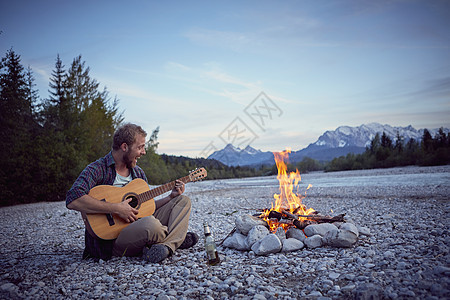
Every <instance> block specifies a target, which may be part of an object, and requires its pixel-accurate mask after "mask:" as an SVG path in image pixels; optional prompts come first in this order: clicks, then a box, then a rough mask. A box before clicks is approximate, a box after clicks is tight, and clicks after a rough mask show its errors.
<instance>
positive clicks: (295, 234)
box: [286, 227, 306, 242]
mask: <svg viewBox="0 0 450 300" xmlns="http://www.w3.org/2000/svg"><path fill="white" fill-rule="evenodd" d="M286 238H294V239H297V240H299V241H300V242H304V241H305V239H306V235H305V233H304V232H303V231H302V230H300V229H298V228H294V227H291V228H289V229H288V231H287V232H286Z"/></svg>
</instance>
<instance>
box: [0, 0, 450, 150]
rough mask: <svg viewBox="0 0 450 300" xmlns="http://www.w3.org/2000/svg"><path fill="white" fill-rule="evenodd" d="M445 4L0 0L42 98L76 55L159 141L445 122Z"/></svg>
mask: <svg viewBox="0 0 450 300" xmlns="http://www.w3.org/2000/svg"><path fill="white" fill-rule="evenodd" d="M449 28H450V1H435V0H423V1H415V0H410V1H406V0H405V1H400V0H399V1H396V0H392V1H383V0H381V1H372V0H370V1H220V2H219V1H158V2H156V1H127V2H124V1H62V0H58V1H51V0H48V1H46V0H42V1H23V0H16V1H5V0H0V30H1V31H2V34H1V35H0V52H1V56H2V57H3V56H4V55H5V53H6V51H7V50H8V49H11V47H12V49H13V50H14V51H15V52H16V53H17V54H19V55H21V58H22V63H23V65H24V66H30V67H31V68H32V69H33V71H34V73H35V76H36V83H37V84H38V89H39V92H40V95H41V97H42V98H45V97H47V96H48V92H47V90H48V83H49V77H50V74H51V72H52V70H53V69H54V64H55V59H56V55H57V54H59V55H60V57H61V59H62V60H63V63H64V65H65V66H66V67H68V66H69V65H70V64H71V62H72V60H73V59H74V58H75V57H76V56H78V55H80V54H81V55H82V58H83V60H84V61H85V62H86V65H87V66H89V67H90V70H91V76H92V77H93V78H95V79H96V80H97V81H99V82H100V84H101V86H102V87H104V86H106V87H107V89H108V91H109V93H110V95H111V96H112V97H115V96H117V98H118V99H119V100H120V103H119V106H120V108H121V110H123V111H124V116H125V121H129V122H135V123H138V124H140V125H142V126H143V127H144V129H146V130H147V132H149V133H151V132H152V130H153V129H155V128H156V127H157V126H160V133H159V136H158V137H159V138H158V141H159V142H160V145H159V149H158V152H159V153H167V154H174V155H186V156H190V157H199V156H205V155H208V154H210V153H211V151H213V150H215V149H221V148H223V147H224V146H225V145H226V143H228V142H233V143H234V144H235V146H239V147H241V148H243V147H245V146H246V144H247V143H250V145H251V146H252V147H254V148H257V149H261V150H263V151H280V150H283V149H285V148H286V147H291V148H292V149H293V150H299V149H301V148H304V147H306V146H307V145H308V144H310V143H313V142H315V141H316V140H317V138H318V137H319V136H320V135H321V134H322V133H323V132H324V131H326V130H334V129H336V128H337V127H338V126H341V125H349V126H359V125H361V124H365V123H370V122H379V123H382V124H390V125H392V126H407V125H412V126H414V127H415V128H416V129H419V128H429V129H431V128H438V127H441V126H444V127H450V118H449V115H450V29H449Z"/></svg>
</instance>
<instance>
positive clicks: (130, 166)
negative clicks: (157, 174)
mask: <svg viewBox="0 0 450 300" xmlns="http://www.w3.org/2000/svg"><path fill="white" fill-rule="evenodd" d="M123 161H124V162H125V165H126V166H127V168H128V169H133V167H134V166H133V163H134V158H133V159H130V157H129V153H128V152H127V153H125V154H124V155H123Z"/></svg>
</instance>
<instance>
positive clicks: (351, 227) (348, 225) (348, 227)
mask: <svg viewBox="0 0 450 300" xmlns="http://www.w3.org/2000/svg"><path fill="white" fill-rule="evenodd" d="M339 229H340V230H348V231H350V232H353V233H354V234H355V235H356V237H359V230H358V228H357V227H356V226H355V225H354V224H352V223H344V224H342V225H341V227H339Z"/></svg>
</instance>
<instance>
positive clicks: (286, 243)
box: [281, 238, 305, 252]
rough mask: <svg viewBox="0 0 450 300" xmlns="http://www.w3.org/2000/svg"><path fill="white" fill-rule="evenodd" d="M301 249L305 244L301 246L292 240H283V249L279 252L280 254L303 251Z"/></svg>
mask: <svg viewBox="0 0 450 300" xmlns="http://www.w3.org/2000/svg"><path fill="white" fill-rule="evenodd" d="M303 247H305V244H303V243H302V242H301V241H299V240H297V239H294V238H289V239H285V240H283V249H282V250H281V252H292V251H297V250H300V249H303Z"/></svg>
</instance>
